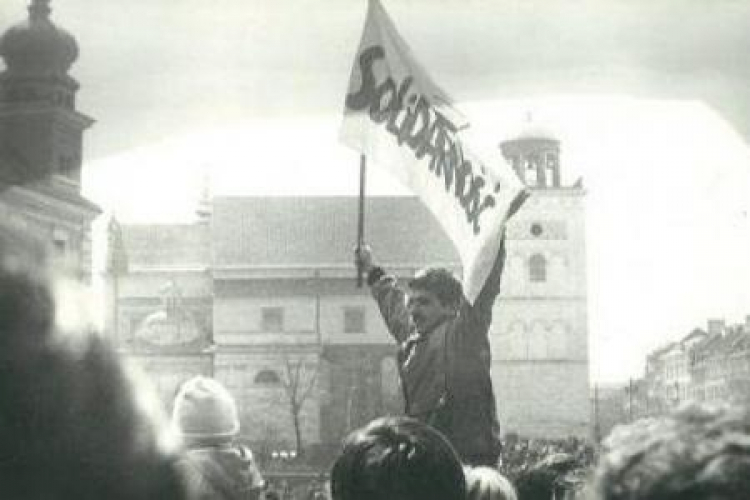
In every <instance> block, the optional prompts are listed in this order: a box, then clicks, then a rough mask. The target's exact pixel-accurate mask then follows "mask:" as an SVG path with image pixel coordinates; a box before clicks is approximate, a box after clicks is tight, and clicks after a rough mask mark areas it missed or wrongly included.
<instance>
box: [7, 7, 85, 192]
mask: <svg viewBox="0 0 750 500" xmlns="http://www.w3.org/2000/svg"><path fill="white" fill-rule="evenodd" d="M28 12H29V16H28V19H26V20H25V21H22V22H20V23H18V24H16V25H15V26H12V27H11V28H9V29H8V30H7V31H5V33H4V34H3V35H2V37H1V38H0V57H2V59H3V60H4V62H5V66H6V67H5V70H4V71H2V72H1V73H0V147H2V148H3V150H4V151H5V152H6V154H7V155H9V156H12V157H13V158H15V160H16V162H17V163H18V167H19V168H17V169H16V171H15V172H14V175H12V176H11V183H12V184H21V183H23V184H25V183H27V182H29V181H31V182H33V181H36V180H39V179H42V178H50V177H52V176H55V177H58V178H59V179H60V180H62V181H63V182H62V184H63V185H65V186H67V188H68V189H70V190H74V191H76V192H80V182H81V161H82V158H81V150H82V145H83V144H82V142H83V131H84V130H85V129H87V128H88V127H89V126H90V125H91V124H92V123H93V120H92V119H91V118H89V117H87V116H85V115H83V114H81V113H80V112H78V111H77V110H76V109H75V97H76V91H77V90H78V87H79V85H78V82H76V81H75V79H73V78H72V77H71V76H70V75H69V74H68V70H69V69H70V67H71V65H72V64H73V62H75V60H76V59H77V57H78V44H77V43H76V40H75V38H73V36H71V35H70V34H69V33H67V32H66V31H65V30H63V29H62V28H60V27H58V26H56V25H55V24H54V23H52V21H51V20H50V12H51V9H50V6H49V0H32V3H31V5H30V6H29V7H28ZM6 176H7V174H6Z"/></svg>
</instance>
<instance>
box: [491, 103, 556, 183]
mask: <svg viewBox="0 0 750 500" xmlns="http://www.w3.org/2000/svg"><path fill="white" fill-rule="evenodd" d="M527 121H528V122H529V124H528V126H527V127H526V128H525V129H524V130H523V131H522V132H521V133H520V134H519V135H518V136H517V137H514V138H513V139H511V140H507V141H504V142H502V143H500V150H501V151H502V154H503V157H505V159H506V160H507V161H508V163H510V165H511V166H512V167H513V170H515V172H516V174H517V175H518V178H519V179H521V181H522V182H523V183H524V184H526V186H528V187H531V188H559V187H560V141H558V140H557V139H555V136H554V134H553V133H551V132H550V131H548V130H546V129H544V128H542V127H540V126H534V125H533V124H531V117H529V118H528V120H527Z"/></svg>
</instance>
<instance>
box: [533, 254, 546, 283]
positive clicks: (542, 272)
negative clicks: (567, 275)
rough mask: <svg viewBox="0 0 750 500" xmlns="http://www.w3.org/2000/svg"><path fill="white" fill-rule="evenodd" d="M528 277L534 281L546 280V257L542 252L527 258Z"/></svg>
mask: <svg viewBox="0 0 750 500" xmlns="http://www.w3.org/2000/svg"><path fill="white" fill-rule="evenodd" d="M529 279H530V280H531V281H532V282H535V283H541V282H544V281H547V259H545V258H544V255H542V254H538V253H537V254H534V255H532V256H531V258H530V259H529Z"/></svg>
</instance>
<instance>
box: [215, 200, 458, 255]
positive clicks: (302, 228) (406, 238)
mask: <svg viewBox="0 0 750 500" xmlns="http://www.w3.org/2000/svg"><path fill="white" fill-rule="evenodd" d="M357 209H358V198H357V197H305V198H300V197H217V198H214V204H213V220H212V226H213V245H214V254H213V256H214V265H216V266H243V265H251V266H252V265H257V266H275V265H302V266H304V265H321V266H325V265H332V266H338V265H351V263H352V250H353V248H354V246H355V243H356V239H357V213H358V210H357ZM365 241H366V242H367V243H368V244H369V245H370V246H371V247H372V249H373V253H374V255H375V258H376V261H377V262H378V263H381V264H383V265H386V266H388V265H393V264H399V265H403V266H411V265H415V266H422V265H426V264H436V265H437V264H443V265H449V264H456V263H458V261H459V259H458V254H457V253H456V251H455V249H454V247H453V245H452V243H451V242H450V240H449V239H448V238H447V236H446V235H445V233H444V232H443V231H442V229H441V228H440V226H439V225H438V222H437V220H436V219H435V218H434V217H433V216H432V214H431V213H430V212H429V211H428V210H427V209H426V208H425V207H424V205H423V204H422V203H421V202H420V201H419V200H418V199H416V198H414V197H393V196H388V197H369V198H367V200H366V203H365Z"/></svg>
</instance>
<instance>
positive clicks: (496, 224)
mask: <svg viewBox="0 0 750 500" xmlns="http://www.w3.org/2000/svg"><path fill="white" fill-rule="evenodd" d="M466 126H468V122H467V120H466V119H465V118H464V116H463V115H462V114H461V113H460V112H459V111H458V110H457V109H456V108H455V107H454V105H453V102H452V100H451V98H450V97H449V96H448V94H447V93H446V92H445V91H443V90H442V89H441V88H440V87H438V86H437V85H436V84H435V83H434V82H433V81H432V79H431V78H430V76H429V75H428V74H427V72H426V71H425V70H424V69H423V68H422V67H421V65H420V64H419V63H418V62H417V61H416V59H415V58H414V56H413V55H412V53H411V50H410V49H409V47H408V46H407V44H406V42H405V41H404V40H403V39H402V38H401V36H400V35H399V34H398V32H397V31H396V28H395V26H394V24H393V22H392V21H391V19H390V18H389V16H388V14H387V13H386V11H385V10H384V9H383V7H382V6H381V5H380V3H379V1H378V0H369V7H368V12H367V19H366V21H365V28H364V32H363V34H362V39H361V41H360V44H359V48H358V49H357V54H356V57H355V60H354V66H353V68H352V75H351V78H350V81H349V88H348V90H347V94H346V101H345V109H344V119H343V123H342V126H341V131H340V140H341V142H342V143H344V144H345V145H347V146H349V147H351V148H353V149H355V150H357V151H359V152H360V153H362V154H364V155H366V156H367V158H368V159H370V160H371V161H372V162H374V163H375V164H376V165H377V166H379V167H382V168H385V169H387V170H388V171H389V172H391V173H392V174H393V175H394V176H395V177H396V178H397V179H398V180H399V181H401V183H403V184H404V185H405V186H406V187H407V188H409V189H410V190H412V191H413V192H414V193H415V194H416V195H417V196H418V197H419V198H420V199H421V201H422V202H423V203H424V204H425V205H426V206H427V207H428V208H429V209H430V211H431V212H432V214H433V215H434V216H435V217H436V218H437V220H438V221H439V222H440V223H441V225H442V227H443V229H444V230H445V232H446V233H447V234H448V236H449V237H450V239H451V240H452V242H453V244H454V245H455V246H456V249H457V250H458V253H459V255H460V257H461V263H462V265H463V270H464V276H463V283H464V294H465V295H466V298H467V299H468V300H469V302H471V303H473V302H474V300H475V299H476V297H477V295H478V294H479V292H480V290H481V289H482V286H483V285H484V281H485V279H486V278H487V275H488V274H489V271H490V269H491V267H492V264H493V263H494V260H495V256H496V255H497V252H498V250H499V245H500V240H501V237H502V236H503V229H504V227H505V223H506V221H507V220H508V218H509V217H510V216H511V215H512V214H513V213H514V212H515V211H516V210H517V209H518V208H519V207H520V205H521V204H522V203H523V200H524V199H525V198H526V196H527V193H526V191H525V190H524V186H523V184H522V183H521V181H520V180H519V179H518V177H517V176H516V175H515V173H514V172H513V171H512V169H511V168H510V167H509V165H508V164H507V163H505V161H504V160H503V159H502V158H500V156H499V155H498V157H497V158H496V159H494V160H493V159H480V158H479V157H478V156H477V155H476V154H474V153H473V152H472V151H471V150H470V149H469V148H468V147H467V145H466V144H465V140H463V139H462V137H461V134H460V131H461V130H462V129H463V128H465V127H466Z"/></svg>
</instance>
